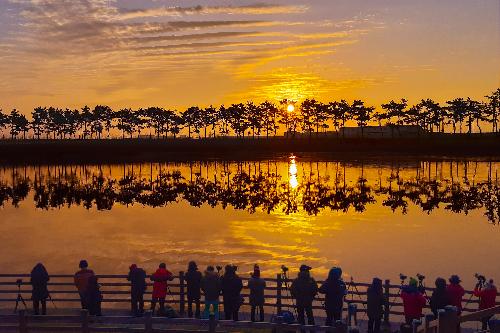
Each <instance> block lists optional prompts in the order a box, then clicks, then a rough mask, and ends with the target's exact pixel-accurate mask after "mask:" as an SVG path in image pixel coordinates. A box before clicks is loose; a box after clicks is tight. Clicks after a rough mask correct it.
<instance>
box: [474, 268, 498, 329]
mask: <svg viewBox="0 0 500 333" xmlns="http://www.w3.org/2000/svg"><path fill="white" fill-rule="evenodd" d="M483 278H484V277H483ZM485 280H486V278H484V280H480V281H479V282H478V283H477V284H476V287H475V288H474V296H476V297H479V311H481V310H485V309H489V308H492V307H494V306H495V305H496V297H497V287H495V285H494V284H493V280H489V281H488V282H486V283H484V281H485ZM483 283H484V285H483ZM491 317H492V316H488V317H485V318H482V319H481V321H482V322H483V331H485V330H487V329H488V321H489V320H490V318H491Z"/></svg>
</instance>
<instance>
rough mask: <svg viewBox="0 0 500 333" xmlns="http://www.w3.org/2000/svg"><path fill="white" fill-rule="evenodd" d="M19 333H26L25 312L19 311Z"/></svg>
mask: <svg viewBox="0 0 500 333" xmlns="http://www.w3.org/2000/svg"><path fill="white" fill-rule="evenodd" d="M19 333H28V323H27V321H26V310H19Z"/></svg>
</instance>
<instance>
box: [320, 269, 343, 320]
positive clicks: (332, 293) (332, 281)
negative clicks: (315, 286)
mask: <svg viewBox="0 0 500 333" xmlns="http://www.w3.org/2000/svg"><path fill="white" fill-rule="evenodd" d="M319 292H320V293H321V294H325V310H326V323H325V325H326V326H331V325H332V324H333V323H334V322H336V321H337V320H341V319H342V307H343V305H344V297H345V295H346V294H347V288H346V286H345V283H344V281H342V269H340V268H339V267H334V268H332V269H331V270H330V272H329V273H328V278H327V279H326V281H325V282H324V283H323V285H322V286H321V287H320V288H319Z"/></svg>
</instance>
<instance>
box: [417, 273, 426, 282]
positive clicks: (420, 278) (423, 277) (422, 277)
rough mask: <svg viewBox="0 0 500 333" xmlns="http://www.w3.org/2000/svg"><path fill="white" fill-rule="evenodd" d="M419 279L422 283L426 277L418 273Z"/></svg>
mask: <svg viewBox="0 0 500 333" xmlns="http://www.w3.org/2000/svg"><path fill="white" fill-rule="evenodd" d="M417 279H418V280H419V281H420V282H421V283H422V281H424V279H425V275H422V274H420V273H417Z"/></svg>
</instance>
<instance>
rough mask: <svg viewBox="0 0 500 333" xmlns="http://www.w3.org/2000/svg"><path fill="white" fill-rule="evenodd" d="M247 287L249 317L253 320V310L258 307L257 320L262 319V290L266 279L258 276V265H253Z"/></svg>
mask: <svg viewBox="0 0 500 333" xmlns="http://www.w3.org/2000/svg"><path fill="white" fill-rule="evenodd" d="M248 289H250V306H251V310H250V318H251V320H252V321H255V311H256V309H257V308H258V309H259V321H264V302H265V297H264V290H265V289H266V281H265V280H264V279H263V278H261V277H260V267H259V265H255V266H254V267H253V273H252V276H251V277H250V280H248Z"/></svg>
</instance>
